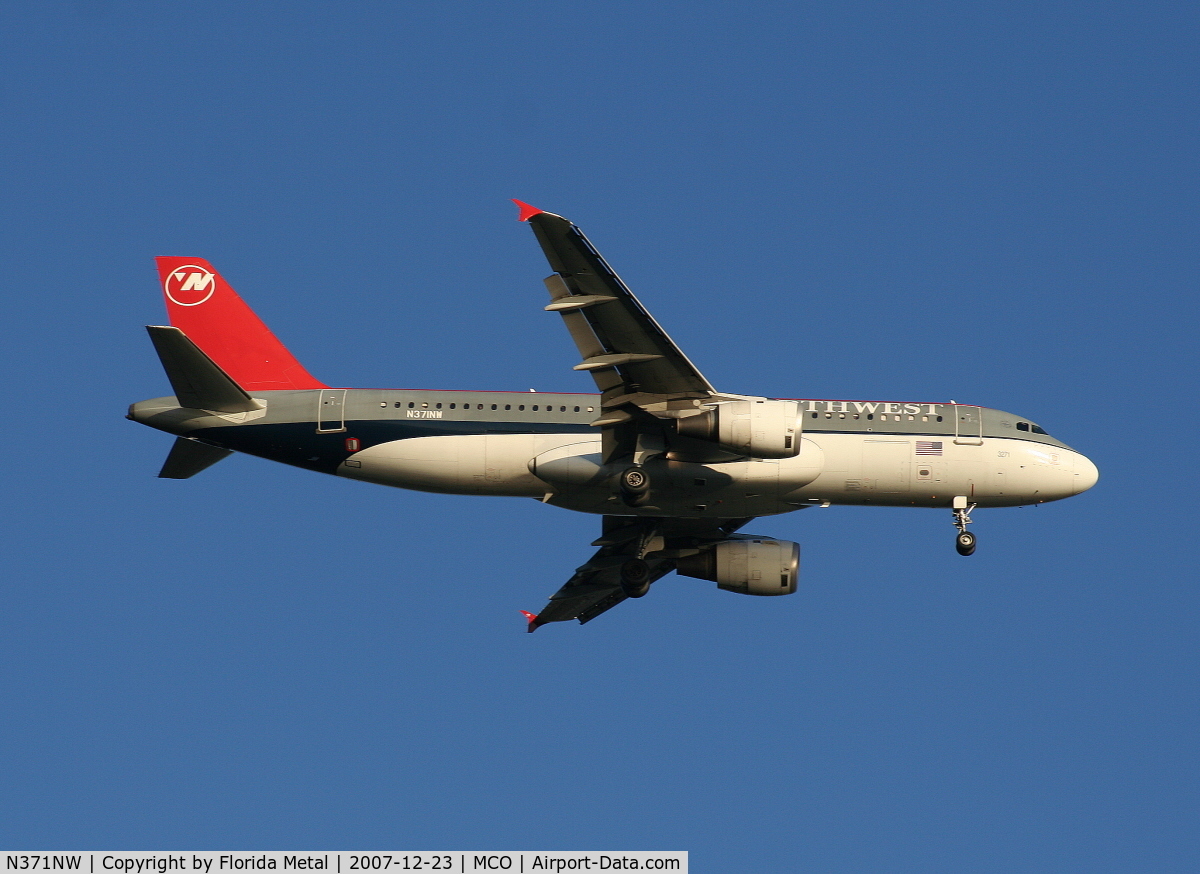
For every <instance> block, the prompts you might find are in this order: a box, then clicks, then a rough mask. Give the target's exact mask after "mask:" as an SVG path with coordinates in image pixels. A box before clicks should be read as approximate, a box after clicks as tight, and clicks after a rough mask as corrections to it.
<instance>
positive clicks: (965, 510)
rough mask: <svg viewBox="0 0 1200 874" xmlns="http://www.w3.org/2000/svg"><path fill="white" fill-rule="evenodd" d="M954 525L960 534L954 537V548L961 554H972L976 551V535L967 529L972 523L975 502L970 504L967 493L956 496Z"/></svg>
mask: <svg viewBox="0 0 1200 874" xmlns="http://www.w3.org/2000/svg"><path fill="white" fill-rule="evenodd" d="M953 507H954V527H955V528H957V529H958V536H957V537H955V538H954V549H955V550H956V551H957V552H958V554H959V555H970V554H971V553H973V552H974V551H975V535H974V534H972V533H971V532H970V531H968V530H967V526H968V525H970V524H971V511H972V510H974V509H975V505H974V504H968V503H967V499H966V496H965V495H958V496H956V497H955V498H954V503H953Z"/></svg>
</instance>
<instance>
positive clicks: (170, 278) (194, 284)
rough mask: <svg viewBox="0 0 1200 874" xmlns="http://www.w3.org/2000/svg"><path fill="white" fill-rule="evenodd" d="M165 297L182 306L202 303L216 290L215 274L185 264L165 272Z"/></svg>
mask: <svg viewBox="0 0 1200 874" xmlns="http://www.w3.org/2000/svg"><path fill="white" fill-rule="evenodd" d="M164 289H165V290H166V292H167V297H169V298H170V299H171V300H172V301H174V302H175V303H177V304H179V305H180V306H183V307H194V306H198V305H200V304H202V303H204V302H205V301H206V300H208V299H209V298H210V297H212V295H213V292H214V291H216V290H217V283H216V281H215V274H213V273H212V272H211V271H208V270H205V269H204V268H203V267H196V266H195V265H191V264H186V265H184V266H183V267H179V268H177V269H175V270H173V271H171V272H170V273H168V274H167V281H166V283H164Z"/></svg>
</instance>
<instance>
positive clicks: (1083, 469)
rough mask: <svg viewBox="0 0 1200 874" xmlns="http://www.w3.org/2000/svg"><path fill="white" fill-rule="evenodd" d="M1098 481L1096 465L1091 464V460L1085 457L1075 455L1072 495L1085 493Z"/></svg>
mask: <svg viewBox="0 0 1200 874" xmlns="http://www.w3.org/2000/svg"><path fill="white" fill-rule="evenodd" d="M1098 479H1100V471H1099V470H1097V469H1096V465H1094V464H1092V460H1091V459H1090V458H1088V457H1087V456H1086V455H1080V454H1078V453H1076V455H1075V476H1074V481H1073V486H1074V491H1073V494H1076V495H1078V494H1079V493H1080V492H1086V491H1087V490H1088V489H1090V488H1091V487H1092V486H1094V485H1095V484H1096V481H1097V480H1098Z"/></svg>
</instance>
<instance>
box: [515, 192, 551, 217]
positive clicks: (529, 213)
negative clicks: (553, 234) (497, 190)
mask: <svg viewBox="0 0 1200 874" xmlns="http://www.w3.org/2000/svg"><path fill="white" fill-rule="evenodd" d="M513 203H515V204H516V205H517V206H518V207H520V209H521V212H520V214H519V215H518V216H517V221H519V222H527V221H529V220H530V219H531V218H533V217H534V216H535V215H541V214H542V213H543V212H545V210H541V209H538V208H537V207H536V206H530V205H529V204H528V203H525V202H523V201H520V200H517V199H516V198H515V197H514V198H513Z"/></svg>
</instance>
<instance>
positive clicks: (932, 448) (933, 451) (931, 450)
mask: <svg viewBox="0 0 1200 874" xmlns="http://www.w3.org/2000/svg"><path fill="white" fill-rule="evenodd" d="M941 454H942V441H941V440H918V441H917V455H941Z"/></svg>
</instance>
